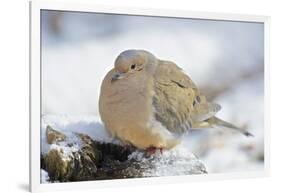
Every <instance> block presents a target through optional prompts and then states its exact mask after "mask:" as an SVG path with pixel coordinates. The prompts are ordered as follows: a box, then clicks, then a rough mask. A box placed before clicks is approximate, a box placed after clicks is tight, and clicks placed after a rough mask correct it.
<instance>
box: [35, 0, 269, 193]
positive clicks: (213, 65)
mask: <svg viewBox="0 0 281 193" xmlns="http://www.w3.org/2000/svg"><path fill="white" fill-rule="evenodd" d="M268 39H269V17H266V16H256V15H255V16H254V15H237V14H220V13H205V12H189V11H183V10H162V9H147V8H145V9H144V8H132V7H117V6H116V7H106V6H100V5H94V4H80V3H73V2H72V3H54V2H47V1H46V2H45V1H43V2H40V1H39V2H37V1H36V2H35V1H33V2H31V3H30V88H31V89H30V104H31V106H30V189H31V191H32V192H38V191H43V190H59V189H64V190H66V189H74V188H99V187H116V186H131V185H135V184H145V183H146V184H147V183H150V184H161V183H178V182H188V181H194V180H197V181H199V180H200V181H201V180H212V179H217V180H220V179H234V178H248V177H261V176H266V175H268V172H269V125H268V124H269V122H268V116H269V115H268V112H269V111H268V94H269V93H268V85H269V74H268V72H269V45H268V44H269V41H268Z"/></svg>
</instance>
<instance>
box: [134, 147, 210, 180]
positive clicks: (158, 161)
mask: <svg viewBox="0 0 281 193" xmlns="http://www.w3.org/2000/svg"><path fill="white" fill-rule="evenodd" d="M144 154H145V153H144V152H138V151H136V152H133V153H132V154H131V155H130V156H129V159H135V160H137V161H139V162H141V163H143V164H142V165H144V166H146V165H150V166H151V165H152V166H153V167H152V168H149V169H146V170H145V171H144V173H143V176H144V177H146V176H147V177H149V176H176V175H187V174H199V173H202V172H204V171H205V168H204V163H202V162H201V161H200V160H198V158H196V157H195V156H194V155H193V154H192V153H190V152H189V151H188V150H187V149H186V147H184V146H182V145H178V146H177V147H176V148H174V149H172V150H169V151H166V150H163V151H162V153H161V152H160V150H157V152H156V153H155V154H154V155H152V156H151V157H147V156H145V155H144ZM147 163H150V164H147Z"/></svg>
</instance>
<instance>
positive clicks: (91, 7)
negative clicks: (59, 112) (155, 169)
mask: <svg viewBox="0 0 281 193" xmlns="http://www.w3.org/2000/svg"><path fill="white" fill-rule="evenodd" d="M41 9H48V10H62V11H81V12H96V13H113V14H114V13H115V14H128V15H146V16H164V17H181V18H192V19H208V20H226V21H244V22H260V23H263V24H264V41H265V42H264V66H265V72H264V73H265V89H264V91H265V97H264V104H265V108H264V109H265V111H264V113H265V127H264V128H265V129H264V146H265V162H264V171H257V172H236V173H223V174H206V175H205V174H204V175H191V176H173V177H157V178H136V179H120V180H104V181H85V182H73V183H54V184H41V183H40V178H41V176H40V138H41V137H40V125H41V124H40V122H41V115H40V112H41V102H40V93H41V71H40V67H41V66H40V62H41V58H40V57H41V56H40V52H41V50H40V49H41V48H40V46H41V45H40V43H41V42H40V38H41V37H40V11H41ZM269 25H270V17H268V16H257V15H241V14H222V13H206V12H191V11H183V10H164V9H147V8H134V7H117V6H116V7H115V6H114V7H113V6H103V5H96V4H81V3H73V2H65V3H62V2H60V3H59V2H53V1H32V2H30V115H29V116H30V120H29V123H30V135H29V137H30V139H29V141H30V144H29V148H30V167H29V168H30V176H29V180H30V191H31V192H42V191H51V190H71V189H78V188H80V189H84V188H106V187H107V188H108V187H117V186H118V187H120V186H121V187H124V186H135V185H150V184H167V183H183V182H191V181H202V180H224V179H239V178H253V177H265V176H269V171H270V168H269V165H270V163H269V162H270V152H269V150H270V148H269V146H270V144H269V142H270V141H269V140H270V138H269V128H270V127H269V126H270V125H269V123H270V117H269V97H270V96H269V94H270V88H269V80H270V77H269V70H270V68H269V33H270V32H269ZM38 128H39V129H38Z"/></svg>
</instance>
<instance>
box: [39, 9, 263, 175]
mask: <svg viewBox="0 0 281 193" xmlns="http://www.w3.org/2000/svg"><path fill="white" fill-rule="evenodd" d="M54 13H56V12H50V11H43V15H42V16H43V17H42V21H43V25H42V27H43V28H42V29H43V31H42V44H43V46H42V113H43V115H42V128H41V134H42V136H41V140H42V144H43V146H42V153H46V152H47V151H48V150H49V149H50V148H58V147H56V146H52V147H50V146H48V144H47V143H46V139H45V136H44V134H45V129H46V126H47V125H50V126H52V127H53V128H54V129H56V130H59V131H62V132H63V133H66V134H67V135H68V136H71V133H72V132H80V133H84V134H88V135H89V136H90V137H91V138H93V139H94V140H99V141H105V142H112V141H113V139H111V138H110V136H109V135H108V133H107V132H106V130H105V129H104V127H103V124H102V123H101V120H100V118H99V113H98V98H99V90H100V85H101V81H102V79H103V77H104V76H105V74H106V73H107V72H108V71H109V70H110V69H111V68H112V67H113V63H114V59H115V58H116V56H117V55H118V54H119V53H120V52H122V51H124V50H126V49H132V48H134V49H136V48H137V49H145V50H148V51H150V52H152V53H153V54H155V55H156V56H157V57H159V58H161V59H166V60H171V61H174V62H175V63H177V64H178V65H179V66H180V67H181V68H183V70H184V71H185V72H186V73H187V74H188V75H189V76H190V77H191V78H192V79H193V80H194V82H195V83H196V84H197V85H198V86H199V88H201V87H207V88H209V87H211V86H214V87H216V86H220V85H222V84H223V83H225V82H235V80H236V79H237V77H239V76H240V75H241V74H243V73H251V72H252V71H254V70H256V69H258V68H261V67H262V65H263V63H264V61H263V60H264V58H263V57H264V55H263V51H264V45H263V42H264V41H263V35H264V34H263V31H264V27H263V25H262V24H261V23H245V22H226V21H219V22H218V21H211V20H192V19H188V20H182V19H171V18H161V19H159V18H151V17H137V16H130V17H126V16H121V15H114V16H112V15H103V14H85V13H71V12H68V13H64V14H62V16H61V18H60V20H59V22H58V25H59V28H58V31H57V32H56V30H52V28H51V27H50V26H51V25H50V24H49V21H50V17H51V16H52V14H54ZM263 86H264V85H263V76H256V77H254V78H252V79H245V80H243V81H241V82H238V83H237V82H235V84H234V85H233V87H232V88H230V89H229V90H226V91H225V92H223V93H221V94H220V95H219V96H218V97H217V98H215V102H217V103H219V104H220V105H221V106H222V110H221V111H220V112H219V113H218V117H220V118H223V119H224V120H227V121H229V122H232V123H235V124H236V125H244V124H246V125H247V126H248V129H249V131H250V132H252V133H253V134H254V138H246V137H244V136H242V135H241V134H239V133H235V132H230V131H221V130H215V129H210V130H204V131H194V132H190V134H189V135H187V136H185V137H184V139H183V142H182V144H180V146H179V147H176V149H174V150H172V151H171V152H164V154H163V156H171V157H173V155H174V154H180V156H181V157H184V158H185V159H188V158H189V157H188V156H189V154H188V153H187V154H185V151H188V152H189V151H191V152H192V153H194V154H195V155H196V156H197V157H199V158H200V159H201V160H202V162H203V163H204V164H205V165H206V167H207V171H208V172H209V173H216V172H234V171H252V170H262V169H263V160H262V158H261V157H263V142H264V140H263V136H264V135H263V132H264V109H263V105H264V90H263ZM70 139H74V138H71V137H70ZM114 142H116V143H118V141H114ZM77 144H79V143H77ZM75 148H76V149H77V148H79V146H77V147H74V149H64V151H65V152H71V151H76V149H75ZM185 156H187V157H185ZM159 161H160V162H161V163H165V162H164V161H163V160H159ZM162 165H165V164H162ZM165 170H166V169H164V168H163V170H160V171H159V172H164V173H165ZM167 172H168V170H167ZM169 172H170V171H169ZM164 173H163V175H164Z"/></svg>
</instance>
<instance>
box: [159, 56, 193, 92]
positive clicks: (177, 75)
mask: <svg viewBox="0 0 281 193" xmlns="http://www.w3.org/2000/svg"><path fill="white" fill-rule="evenodd" d="M154 77H155V79H156V81H158V82H160V83H166V84H177V85H178V86H179V87H184V88H193V89H197V88H196V85H195V84H194V82H193V81H192V80H191V78H190V77H189V76H188V75H187V74H185V73H184V71H183V70H182V69H181V68H180V67H178V66H177V65H176V64H175V63H174V62H171V61H165V60H159V63H158V66H157V69H156V71H155V74H154Z"/></svg>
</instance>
